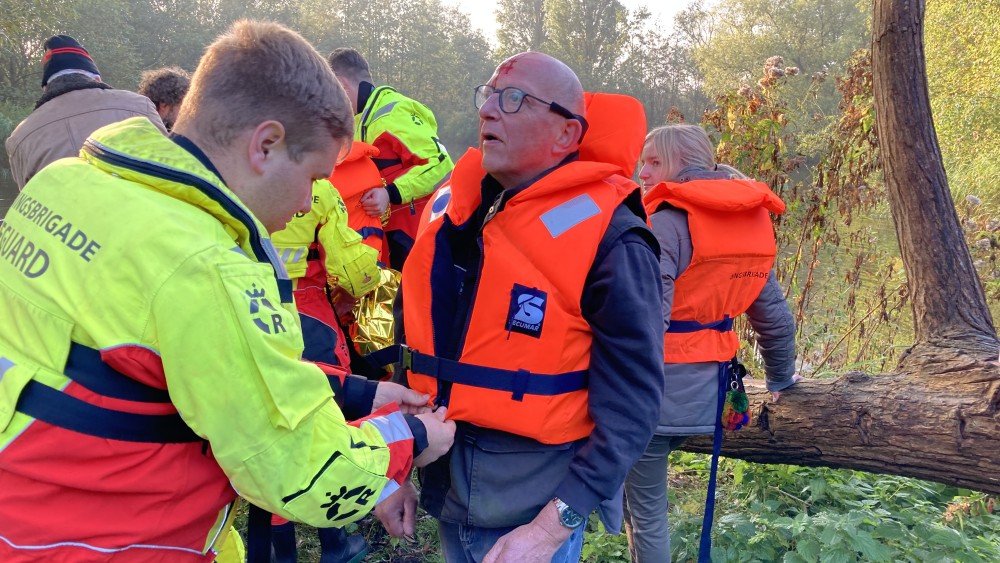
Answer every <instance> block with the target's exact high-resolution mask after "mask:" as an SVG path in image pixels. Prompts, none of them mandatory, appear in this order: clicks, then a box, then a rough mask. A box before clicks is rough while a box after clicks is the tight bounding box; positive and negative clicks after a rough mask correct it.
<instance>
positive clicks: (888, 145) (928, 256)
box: [872, 0, 998, 363]
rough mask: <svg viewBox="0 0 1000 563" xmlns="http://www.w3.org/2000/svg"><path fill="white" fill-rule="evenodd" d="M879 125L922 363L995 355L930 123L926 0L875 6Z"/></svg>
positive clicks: (882, 0) (884, 0)
mask: <svg viewBox="0 0 1000 563" xmlns="http://www.w3.org/2000/svg"><path fill="white" fill-rule="evenodd" d="M874 3H875V14H874V22H873V30H872V71H873V74H874V90H875V117H876V119H875V122H876V126H877V132H878V138H879V150H880V151H881V157H882V164H883V167H884V169H885V177H886V184H887V187H888V193H889V204H890V207H891V209H892V215H893V219H894V220H895V224H896V236H897V237H898V238H899V246H900V250H901V252H902V257H903V263H904V265H905V266H906V274H907V280H908V282H907V283H908V284H909V290H910V295H911V299H912V302H913V313H914V325H915V329H916V346H915V347H914V352H915V353H914V354H911V355H910V356H909V357H907V358H904V360H903V362H904V363H907V362H922V361H924V360H922V359H921V356H923V354H924V352H925V351H927V350H928V349H929V348H933V347H936V346H941V347H952V348H958V349H961V350H965V351H967V352H971V353H975V354H981V355H982V356H981V357H986V356H992V357H993V358H996V356H997V347H998V343H997V334H996V330H995V329H994V327H993V319H992V317H991V315H990V311H989V308H988V307H987V306H986V297H985V295H984V293H983V288H982V284H981V283H980V281H979V278H978V277H977V275H976V270H975V268H974V267H973V265H972V256H971V255H970V253H969V249H968V247H967V246H966V244H965V240H964V238H963V236H962V229H961V226H960V224H959V220H958V214H957V213H956V212H955V205H954V202H953V201H952V199H951V194H950V193H949V191H948V181H947V178H946V177H945V172H944V166H943V164H942V161H941V151H940V149H939V148H938V143H937V137H936V136H935V133H934V123H933V121H932V119H931V107H930V97H929V96H928V93H927V72H926V67H925V61H924V45H923V30H924V27H923V21H924V1H923V0H874Z"/></svg>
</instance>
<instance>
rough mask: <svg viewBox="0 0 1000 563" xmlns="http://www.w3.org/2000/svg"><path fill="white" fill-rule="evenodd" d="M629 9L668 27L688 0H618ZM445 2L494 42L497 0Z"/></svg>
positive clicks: (452, 0) (453, 0) (456, 0)
mask: <svg viewBox="0 0 1000 563" xmlns="http://www.w3.org/2000/svg"><path fill="white" fill-rule="evenodd" d="M619 1H620V2H621V3H622V4H623V5H624V6H625V7H626V8H628V9H629V11H634V10H635V9H636V8H638V7H640V6H646V7H647V8H649V11H650V13H652V14H653V19H654V20H655V19H656V18H657V17H659V18H660V24H661V25H662V27H663V28H665V29H669V28H670V27H672V26H673V22H674V14H676V13H677V12H679V11H681V10H683V9H684V8H686V7H687V6H688V4H689V3H690V0H619ZM445 2H446V3H449V4H452V5H454V6H457V7H458V9H459V10H462V11H463V12H465V13H467V14H469V17H470V18H471V20H472V25H473V26H475V27H477V28H479V29H481V30H482V31H483V33H485V34H486V38H487V39H489V40H490V41H491V42H494V43H495V42H496V30H497V23H496V19H495V15H494V14H495V12H496V9H497V0H445Z"/></svg>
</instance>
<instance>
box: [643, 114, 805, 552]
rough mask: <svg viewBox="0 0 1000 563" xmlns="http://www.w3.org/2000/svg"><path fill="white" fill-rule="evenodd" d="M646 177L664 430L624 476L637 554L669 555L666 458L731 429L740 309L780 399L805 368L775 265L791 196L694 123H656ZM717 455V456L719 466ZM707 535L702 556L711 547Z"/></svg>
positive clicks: (650, 139)
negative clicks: (727, 153)
mask: <svg viewBox="0 0 1000 563" xmlns="http://www.w3.org/2000/svg"><path fill="white" fill-rule="evenodd" d="M639 179H640V181H641V182H642V188H643V194H644V195H643V203H644V205H645V207H646V213H647V215H648V216H649V223H650V226H651V227H652V230H653V233H654V234H655V235H656V238H657V241H658V242H659V243H660V253H661V255H660V275H661V277H662V281H663V320H664V323H665V326H666V327H667V328H666V332H665V334H664V365H663V376H664V383H665V386H664V396H663V401H662V406H661V410H660V419H659V422H658V424H657V428H656V433H655V434H654V436H653V439H652V440H651V441H650V444H649V446H648V447H647V449H646V452H645V453H644V454H643V456H642V457H641V458H640V460H639V461H638V462H637V463H636V465H635V466H634V467H633V468H632V470H631V471H630V472H629V475H628V478H627V479H626V481H625V497H626V509H627V516H626V519H625V524H626V531H627V533H628V540H629V550H630V552H631V555H632V561H634V562H637V563H649V562H657V563H662V562H663V561H669V559H670V535H669V530H668V527H667V508H668V507H667V483H666V476H667V458H668V456H669V454H670V452H671V451H672V450H674V449H676V448H677V447H678V446H679V445H680V444H681V442H683V441H684V439H685V438H687V437H688V436H692V435H696V434H713V433H714V434H716V439H717V440H721V431H722V428H723V426H722V423H721V422H720V415H721V413H722V411H723V399H724V398H725V394H726V390H728V389H729V388H730V385H731V384H733V383H734V377H735V376H734V375H733V374H732V369H731V368H732V366H733V365H734V364H733V363H732V360H734V359H735V356H736V353H737V351H738V349H739V341H738V339H737V337H736V334H735V332H734V331H733V319H734V318H735V317H737V316H739V315H741V314H743V313H746V314H747V316H748V317H749V319H750V325H751V326H752V327H753V329H754V331H755V332H756V333H757V344H758V347H759V350H760V352H761V355H762V356H763V359H764V366H765V368H764V370H765V373H766V376H767V388H768V389H769V390H770V391H771V392H772V394H773V396H774V399H775V400H777V397H778V394H779V392H780V391H781V390H783V389H785V388H786V387H788V386H790V385H792V384H793V383H795V381H797V380H798V378H799V376H798V375H796V374H795V373H794V371H795V341H794V335H795V323H794V320H793V318H792V314H791V311H790V310H789V308H788V304H787V303H786V302H785V298H784V293H783V292H782V290H781V287H780V286H779V285H778V283H777V280H776V279H775V275H774V270H773V264H774V258H775V254H776V247H775V239H774V232H773V227H772V224H771V219H770V215H769V214H768V212H769V211H770V212H773V213H781V212H782V211H784V209H785V205H784V203H783V202H782V201H781V199H780V198H779V197H778V196H777V195H775V194H774V193H773V192H772V191H771V190H770V189H769V188H768V187H767V186H766V185H765V184H763V183H761V182H756V181H753V180H749V179H747V177H746V176H745V175H743V174H742V173H740V172H739V171H738V170H736V169H735V168H732V167H730V166H726V165H722V164H718V163H716V160H715V150H714V148H713V146H712V143H711V141H710V140H709V138H708V135H707V134H706V133H705V131H704V130H703V129H702V128H701V127H698V126H695V125H670V126H666V127H659V128H656V129H654V130H653V131H651V132H650V133H649V134H648V135H647V136H646V141H645V144H644V147H643V151H642V160H641V168H640V170H639ZM714 466H715V461H714V460H713V477H714ZM706 512H707V513H708V514H707V517H706V523H707V524H708V526H706V528H710V523H711V510H710V509H709V510H707V511H706ZM706 538H707V533H706V534H705V535H704V536H703V541H702V547H701V560H707V557H708V551H709V549H710V544H709V543H707V541H706Z"/></svg>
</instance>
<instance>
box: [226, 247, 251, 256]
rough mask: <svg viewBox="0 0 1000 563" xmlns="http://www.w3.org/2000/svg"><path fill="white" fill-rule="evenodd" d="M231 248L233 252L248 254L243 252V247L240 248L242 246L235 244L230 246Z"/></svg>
mask: <svg viewBox="0 0 1000 563" xmlns="http://www.w3.org/2000/svg"><path fill="white" fill-rule="evenodd" d="M229 250H232V251H233V252H235V253H237V254H242V255H243V256H246V255H247V253H246V252H243V249H242V248H240V247H238V246H234V247H232V248H230V249H229Z"/></svg>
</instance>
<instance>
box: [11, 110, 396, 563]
mask: <svg viewBox="0 0 1000 563" xmlns="http://www.w3.org/2000/svg"><path fill="white" fill-rule="evenodd" d="M289 286H290V284H289V282H288V280H287V275H286V274H285V272H284V268H283V266H282V265H281V262H280V259H279V258H278V255H277V253H276V252H275V250H274V247H273V246H272V244H271V242H270V239H268V237H267V235H266V232H265V230H264V227H263V226H262V225H261V224H260V222H259V221H258V220H257V219H256V218H255V217H254V216H253V214H252V213H251V212H250V211H249V210H248V209H247V208H246V207H245V206H244V205H243V204H242V203H241V202H240V201H239V199H238V198H237V197H236V196H235V195H234V194H233V193H232V192H231V191H230V190H229V189H228V188H227V187H226V185H225V184H224V183H223V182H222V180H221V179H220V178H219V177H218V176H217V175H216V174H215V173H213V172H212V171H211V170H209V169H208V168H207V167H206V165H205V164H203V163H202V162H201V161H200V160H199V159H198V158H196V157H195V156H194V155H193V154H192V153H191V152H189V151H187V150H185V149H183V148H181V147H180V146H179V145H178V144H176V143H174V142H173V141H171V140H170V139H169V138H167V137H164V136H163V135H162V133H160V131H159V130H157V129H156V128H155V127H154V126H153V125H152V124H151V123H150V122H149V121H148V120H147V119H145V118H133V119H129V120H126V121H122V122H120V123H116V124H113V125H109V126H107V127H104V128H102V129H99V130H97V131H96V132H94V133H93V134H92V136H91V138H90V139H88V141H87V142H86V143H85V145H84V148H83V150H82V151H81V156H80V158H70V159H63V160H59V161H57V162H55V163H53V164H52V165H50V166H48V167H46V168H45V169H44V170H43V171H42V172H40V173H39V174H38V175H36V176H35V177H34V178H33V179H32V180H31V181H30V182H29V183H28V185H27V186H26V187H25V189H24V191H23V192H21V194H20V196H19V197H18V199H17V200H15V201H14V203H13V205H12V207H11V208H10V211H9V212H8V214H7V216H6V220H5V222H4V223H3V225H2V226H0V323H2V326H3V329H2V330H0V560H2V561H5V562H10V561H22V560H29V559H30V560H37V559H39V558H41V559H46V560H90V559H92V558H95V557H101V556H102V555H101V554H107V553H115V557H116V559H115V561H178V562H182V563H183V562H195V561H199V562H200V561H211V560H212V559H214V553H215V551H216V550H217V546H218V545H220V544H221V543H222V542H223V541H224V540H225V535H226V532H227V531H228V530H229V529H230V526H229V522H230V521H231V516H232V515H233V514H234V512H235V511H234V510H232V508H233V506H232V505H233V502H234V500H235V498H236V495H237V492H238V494H239V495H241V496H243V497H245V498H247V499H248V500H250V501H252V502H253V503H254V504H257V505H259V506H261V507H263V508H265V509H266V510H269V511H271V512H274V513H277V514H280V515H281V516H283V517H285V518H289V519H292V520H297V521H300V522H306V523H308V524H310V525H313V526H342V525H344V524H346V523H348V522H351V521H354V520H357V519H359V518H361V517H362V516H364V515H365V514H366V513H367V512H369V511H370V510H371V509H372V508H373V507H374V506H375V504H376V503H377V502H378V501H380V500H381V499H383V498H385V497H386V496H388V495H389V494H391V493H392V492H393V491H395V490H396V489H398V485H397V482H398V481H397V479H403V478H406V474H408V471H409V467H410V464H411V461H412V459H411V458H412V449H411V448H410V447H406V444H405V442H406V441H408V440H412V435H411V433H410V430H409V428H408V426H407V423H406V421H405V420H404V418H403V416H402V414H401V413H399V412H398V411H395V412H386V413H385V414H382V415H381V416H376V417H372V418H369V419H365V420H363V421H361V422H359V423H357V427H354V426H348V424H347V423H346V422H345V420H344V416H343V414H342V412H341V410H340V409H339V408H338V407H337V405H336V404H335V402H334V401H333V397H332V393H331V389H330V385H329V383H328V381H327V378H326V377H325V376H324V374H323V372H322V371H321V370H320V369H319V368H318V367H316V366H315V365H312V364H308V363H304V362H302V361H300V360H299V357H300V354H301V352H302V346H303V345H302V337H301V333H300V329H299V327H298V323H297V322H296V314H295V310H294V306H293V305H292V304H291V291H290V287H289ZM80 358H83V361H77V360H79V359H80ZM81 370H82V372H85V374H90V375H94V374H95V373H97V372H102V373H105V375H106V372H117V373H118V374H119V375H120V376H121V377H120V378H119V379H127V380H129V381H131V383H129V385H131V386H133V387H134V386H137V385H138V386H139V387H141V388H143V389H140V391H142V392H141V393H139V394H140V395H150V394H152V395H154V396H155V395H157V394H159V395H161V396H163V397H164V398H163V399H162V400H160V402H156V399H151V400H150V401H146V402H144V400H140V399H132V398H129V399H123V398H118V397H115V396H114V393H113V392H112V393H109V392H107V390H102V389H100V388H97V387H94V388H88V387H87V386H85V385H84V384H82V383H80V378H79V374H80V373H81ZM112 375H113V374H112ZM71 376H72V377H71ZM116 377H117V376H116ZM108 381H110V380H105V382H108ZM116 381H117V380H116ZM139 384H141V385H139ZM119 387H121V386H119ZM126 387H128V386H126ZM119 390H121V389H119ZM29 392H30V393H29ZM37 392H46V393H49V396H50V397H51V396H55V397H56V398H66V397H67V396H68V397H70V398H73V399H76V400H77V401H78V402H82V403H85V404H86V405H89V406H91V407H93V406H96V407H101V408H103V409H106V410H108V411H110V412H119V413H133V414H139V415H165V416H167V417H168V418H169V417H170V416H173V417H175V418H176V417H177V415H179V419H180V421H181V422H182V424H181V427H182V428H184V429H189V432H190V433H191V434H192V435H193V441H192V440H187V441H185V440H183V439H181V440H180V441H178V442H176V443H162V442H161V443H150V442H143V441H141V440H135V439H132V438H126V439H119V438H107V437H98V436H97V435H96V434H88V433H86V432H83V433H81V432H79V431H74V430H70V429H68V428H67V427H66V426H65V425H61V424H62V423H50V422H45V421H44V420H41V419H39V418H38V417H32V416H29V415H28V414H25V413H24V412H22V411H23V410H24V409H25V408H26V406H25V405H27V404H29V399H30V398H31V397H29V394H31V393H34V394H37ZM53 394H54V395H53ZM125 394H126V395H127V396H129V397H132V396H133V395H134V393H132V391H129V392H128V393H125ZM42 404H43V406H44V402H43V403H42ZM389 411H391V409H389ZM56 414H57V415H60V414H63V413H56ZM39 416H41V415H39ZM71 422H72V421H71ZM76 422H81V424H84V425H86V424H91V423H93V421H92V420H84V421H76ZM129 430H130V429H129V428H125V431H126V433H128V431H129ZM99 433H100V432H98V434H99ZM390 446H392V453H391V455H390ZM95 516H96V517H95ZM109 550H110V551H109ZM31 557H34V558H35V559H31Z"/></svg>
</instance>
